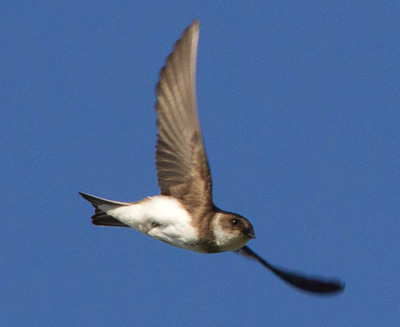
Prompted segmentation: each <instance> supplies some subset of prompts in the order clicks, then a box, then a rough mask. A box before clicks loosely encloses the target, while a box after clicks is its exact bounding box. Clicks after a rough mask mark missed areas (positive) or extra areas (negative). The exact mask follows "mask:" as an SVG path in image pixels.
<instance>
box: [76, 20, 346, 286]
mask: <svg viewBox="0 0 400 327" xmlns="http://www.w3.org/2000/svg"><path fill="white" fill-rule="evenodd" d="M198 40H199V21H198V20H195V21H193V23H192V24H191V25H190V26H189V27H188V28H187V29H185V31H184V32H183V34H182V37H181V38H180V39H179V40H178V41H177V42H176V43H175V46H174V49H173V52H172V53H171V54H170V55H169V56H168V58H167V60H166V64H165V66H164V67H163V68H162V70H161V73H160V80H159V82H158V84H157V89H156V93H157V102H156V112H157V127H158V136H157V144H156V166H157V178H158V185H159V187H160V189H161V195H157V196H151V197H148V198H145V199H143V200H141V201H137V202H131V203H127V202H119V201H111V200H106V199H102V198H99V197H95V196H93V195H89V194H84V193H80V195H82V196H83V197H84V198H85V199H86V200H88V201H89V202H90V203H91V204H92V205H93V206H94V208H95V213H94V215H93V216H92V223H93V224H94V225H100V226H117V227H131V228H134V229H136V230H137V231H139V232H142V233H143V234H146V235H149V236H151V237H154V238H156V239H158V240H160V241H163V242H165V243H168V244H170V245H173V246H176V247H179V248H182V249H187V250H192V251H196V252H202V253H217V252H225V251H236V252H237V253H240V254H243V255H245V256H247V257H250V258H253V259H255V260H257V261H259V262H260V263H261V264H263V265H264V266H265V267H266V268H268V269H269V270H271V271H272V272H273V273H274V274H276V275H277V276H279V277H280V278H282V279H283V280H285V281H287V282H288V283H290V284H291V285H293V286H295V287H297V288H300V289H302V290H305V291H310V292H314V293H334V292H338V291H341V290H343V284H342V283H340V282H339V281H337V280H327V279H324V278H315V277H306V276H304V275H302V274H299V273H296V272H289V271H287V270H285V269H282V268H278V267H276V266H273V265H271V264H270V263H268V262H267V261H265V260H264V259H263V258H261V257H260V256H258V255H257V254H256V253H254V252H253V251H252V250H251V249H250V248H249V247H247V246H246V244H247V242H248V241H249V240H251V239H253V238H255V236H254V229H253V226H252V225H251V223H250V222H249V221H248V220H247V219H246V218H245V217H243V216H241V215H238V214H236V213H232V212H229V211H225V210H222V209H220V208H218V207H217V206H215V204H214V202H213V199H212V182H211V174H210V168H209V165H208V160H207V155H206V152H205V149H204V143H203V138H202V134H201V130H200V124H199V119H198V115H197V106H196V90H195V89H196V88H195V74H196V57H197V45H198Z"/></svg>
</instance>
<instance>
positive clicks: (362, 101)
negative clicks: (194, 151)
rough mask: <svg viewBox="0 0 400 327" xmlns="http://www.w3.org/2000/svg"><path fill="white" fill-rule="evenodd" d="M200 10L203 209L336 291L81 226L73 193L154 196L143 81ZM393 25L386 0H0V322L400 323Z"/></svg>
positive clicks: (126, 233)
mask: <svg viewBox="0 0 400 327" xmlns="http://www.w3.org/2000/svg"><path fill="white" fill-rule="evenodd" d="M195 17H198V18H200V19H201V33H200V48H199V62H198V78H197V86H198V105H199V111H200V119H201V124H202V129H203V133H204V138H205V142H206V147H207V151H208V155H209V160H210V164H211V169H212V173H213V180H214V197H215V203H216V204H217V205H218V206H220V207H222V208H225V209H227V210H231V211H235V212H238V213H241V214H242V215H244V216H246V217H248V218H249V219H250V220H251V222H252V223H253V225H254V227H255V231H256V236H257V239H256V240H254V241H251V243H250V245H251V247H252V248H253V249H254V250H255V251H257V252H258V253H260V254H261V255H263V256H264V257H266V258H267V259H268V260H270V261H271V262H273V263H276V264H280V265H282V266H285V267H289V268H293V269H296V270H299V271H303V272H308V273H314V274H318V275H323V276H325V275H326V276H337V277H340V278H342V279H343V280H345V281H346V283H347V288H346V291H345V292H344V293H343V294H342V295H340V296H336V297H328V298H326V297H325V298H320V297H315V296H310V295H307V294H305V293H302V292H298V291H296V290H294V289H292V288H291V287H289V286H287V285H286V284H284V283H282V282H281V281H280V280H278V279H277V278H275V277H274V276H273V275H271V274H270V273H269V272H268V271H266V270H265V269H263V268H262V267H261V265H259V264H257V263H255V262H252V261H249V260H247V259H245V258H242V257H239V256H237V255H235V254H231V253H224V254H218V255H202V254H197V253H192V252H189V251H184V250H180V249H177V248H173V247H170V246H167V245H165V244H163V243H161V242H157V241H155V240H153V239H151V238H148V237H146V236H144V235H142V234H140V233H138V232H136V231H134V230H129V229H118V228H115V229H111V228H99V227H95V226H92V225H91V223H90V216H91V215H92V208H91V206H90V205H89V204H88V203H87V202H86V201H84V200H83V199H82V198H80V197H79V195H78V193H77V192H78V191H83V192H88V193H92V194H96V195H98V196H102V197H106V198H110V199H115V200H121V201H124V200H125V201H134V200H139V199H141V198H143V197H146V196H148V195H155V194H158V192H159V190H158V187H157V182H156V171H155V166H154V144H155V140H156V132H157V131H156V125H155V112H154V102H155V95H154V87H155V84H156V82H157V79H158V73H159V70H160V68H161V66H162V65H163V63H164V61H165V58H166V56H167V55H168V53H169V52H170V51H171V49H172V46H173V43H174V42H175V41H176V40H177V39H178V38H179V36H180V35H181V33H182V31H183V29H184V28H185V27H186V26H188V25H189V24H190V22H191V21H192V19H193V18H195ZM399 17H400V4H399V3H398V2H397V1H335V2H329V3H328V2H326V3H324V2H318V3H317V2H313V1H291V2H283V1H229V2H228V1H214V2H213V4H211V2H207V3H205V2H204V1H149V2H146V1H140V2H137V4H129V3H128V2H127V1H64V2H61V1H35V2H34V1H7V2H6V3H4V2H3V4H2V5H1V10H0V44H1V49H0V63H1V64H0V111H1V117H0V154H1V155H0V164H1V166H0V167H1V169H0V190H1V197H0V218H1V227H0V238H1V241H0V244H1V245H0V260H1V265H0V280H1V286H0V303H1V306H0V324H1V326H96V327H97V326H185V325H187V326H267V325H268V326H307V327H309V326H398V324H399V320H400V283H399V271H400V262H399V257H400V255H399V254H400V253H399V250H400V247H399V245H400V244H399V231H400V228H399V227H400V201H399V199H400V108H399V107H400V101H399V100H400V97H399V94H400V92H399V90H400V65H399V62H400V61H399V58H400V51H399V50H400V47H399V40H400V30H399Z"/></svg>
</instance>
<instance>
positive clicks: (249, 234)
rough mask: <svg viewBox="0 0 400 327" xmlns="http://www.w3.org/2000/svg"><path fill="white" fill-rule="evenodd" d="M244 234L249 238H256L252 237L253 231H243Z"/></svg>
mask: <svg viewBox="0 0 400 327" xmlns="http://www.w3.org/2000/svg"><path fill="white" fill-rule="evenodd" d="M245 234H246V236H247V237H249V238H256V236H255V235H254V230H253V229H250V228H249V229H248V230H246V231H245Z"/></svg>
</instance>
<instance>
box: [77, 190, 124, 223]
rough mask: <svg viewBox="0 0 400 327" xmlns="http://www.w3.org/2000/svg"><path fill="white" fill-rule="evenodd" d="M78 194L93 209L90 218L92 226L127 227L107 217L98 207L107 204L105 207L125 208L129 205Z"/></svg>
mask: <svg viewBox="0 0 400 327" xmlns="http://www.w3.org/2000/svg"><path fill="white" fill-rule="evenodd" d="M79 194H80V195H81V196H82V197H83V198H84V199H85V200H87V201H89V202H90V203H91V204H92V206H93V207H94V209H95V210H94V215H93V216H92V224H93V225H97V226H112V227H129V226H128V225H126V224H124V223H122V222H120V221H119V220H118V219H116V218H114V217H112V216H110V215H107V213H106V212H104V211H102V210H100V209H99V207H98V206H99V205H101V204H107V205H117V206H126V205H129V203H126V202H119V201H112V200H106V199H102V198H99V197H97V196H93V195H90V194H86V193H81V192H79Z"/></svg>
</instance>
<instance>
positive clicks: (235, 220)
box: [231, 219, 239, 225]
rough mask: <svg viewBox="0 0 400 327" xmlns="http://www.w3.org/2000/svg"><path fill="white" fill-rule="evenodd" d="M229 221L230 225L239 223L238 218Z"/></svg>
mask: <svg viewBox="0 0 400 327" xmlns="http://www.w3.org/2000/svg"><path fill="white" fill-rule="evenodd" d="M231 223H232V225H237V224H239V220H238V219H231Z"/></svg>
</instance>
